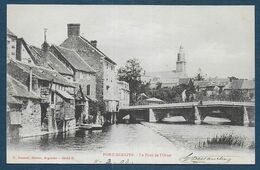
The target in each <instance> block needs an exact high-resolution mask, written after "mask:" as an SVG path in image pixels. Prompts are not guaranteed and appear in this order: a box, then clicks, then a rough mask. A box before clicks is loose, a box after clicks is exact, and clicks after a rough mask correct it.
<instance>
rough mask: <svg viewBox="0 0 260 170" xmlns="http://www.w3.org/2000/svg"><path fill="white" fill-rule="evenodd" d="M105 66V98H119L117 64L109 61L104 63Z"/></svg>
mask: <svg viewBox="0 0 260 170" xmlns="http://www.w3.org/2000/svg"><path fill="white" fill-rule="evenodd" d="M103 68H104V88H103V91H104V92H103V94H104V100H117V93H118V91H117V88H116V86H117V79H116V72H115V66H114V65H113V64H110V63H109V62H104V63H103Z"/></svg>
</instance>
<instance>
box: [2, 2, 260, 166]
mask: <svg viewBox="0 0 260 170" xmlns="http://www.w3.org/2000/svg"><path fill="white" fill-rule="evenodd" d="M6 26H7V28H6V115H5V116H6V163H7V164H21V163H22V164H40V163H43V164H58V163H59V164H255V7H254V6H253V5H229V6H224V5H218V6H207V5H204V6H200V5H62V4H61V5H54V4H52V5H51V4H50V5H47V4H45V5H44V4H37V5H36V4H23V5H21V4H8V5H7V25H6ZM4 64H5V63H4Z"/></svg>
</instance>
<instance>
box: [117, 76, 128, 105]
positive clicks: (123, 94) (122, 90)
mask: <svg viewBox="0 0 260 170" xmlns="http://www.w3.org/2000/svg"><path fill="white" fill-rule="evenodd" d="M117 86H118V100H119V109H120V108H122V107H125V106H129V105H130V90H129V84H128V83H127V82H124V81H117Z"/></svg>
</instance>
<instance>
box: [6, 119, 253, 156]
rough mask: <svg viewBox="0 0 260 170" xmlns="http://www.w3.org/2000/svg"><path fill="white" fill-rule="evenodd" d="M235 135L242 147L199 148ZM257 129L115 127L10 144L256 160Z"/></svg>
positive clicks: (12, 147)
mask: <svg viewBox="0 0 260 170" xmlns="http://www.w3.org/2000/svg"><path fill="white" fill-rule="evenodd" d="M223 134H232V135H233V136H239V137H241V139H243V140H244V145H243V147H227V148H224V147H221V148H220V147H219V146H217V147H207V148H203V147H200V145H199V144H200V143H202V142H203V141H206V140H207V139H209V138H213V137H215V136H221V135H223ZM254 134H255V128H254V127H244V126H231V125H223V124H222V123H216V121H213V122H211V121H208V122H207V123H206V124H203V125H190V124H185V123H184V122H182V123H180V122H179V123H173V122H172V121H171V120H166V122H164V123H147V122H144V123H141V124H114V125H111V126H108V127H106V128H105V129H103V130H102V131H92V132H91V131H82V130H71V131H68V132H66V133H60V134H48V135H44V136H36V137H29V138H23V139H20V140H19V141H12V142H11V143H9V144H8V149H9V150H10V151H26V152H41V153H45V152H46V153H47V152H48V151H51V152H59V151H61V152H73V153H86V154H90V153H103V154H104V153H111V152H118V153H119V152H124V153H125V152H130V153H135V154H138V153H149V152H151V151H152V152H153V153H176V152H181V151H182V150H183V151H188V152H194V151H195V152H196V151H201V150H205V151H206V152H207V151H209V152H211V151H213V152H214V151H215V150H220V149H221V150H222V149H224V152H229V151H233V150H236V151H237V152H238V153H245V152H246V153H249V155H251V157H252V159H253V158H254V141H255V135H254Z"/></svg>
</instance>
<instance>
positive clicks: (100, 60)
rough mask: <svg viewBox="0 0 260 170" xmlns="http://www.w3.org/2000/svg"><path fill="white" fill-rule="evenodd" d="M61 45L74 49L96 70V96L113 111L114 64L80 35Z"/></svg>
mask: <svg viewBox="0 0 260 170" xmlns="http://www.w3.org/2000/svg"><path fill="white" fill-rule="evenodd" d="M61 46H63V47H65V48H69V49H74V50H75V51H76V52H77V53H78V54H79V55H80V56H81V57H82V58H83V59H84V60H85V61H86V62H87V63H88V64H89V65H90V66H91V67H92V68H93V69H94V70H95V71H96V97H97V99H98V100H99V101H102V100H104V101H105V103H106V110H107V111H109V112H114V111H116V110H117V107H118V100H117V93H118V91H116V73H115V65H114V64H112V63H110V62H108V61H107V60H105V59H104V56H103V55H101V54H100V52H98V51H97V50H96V49H95V48H93V47H91V46H90V45H88V44H86V42H84V41H83V40H82V38H81V37H78V36H72V37H70V38H68V39H66V40H65V41H64V42H63V43H62V44H61Z"/></svg>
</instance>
